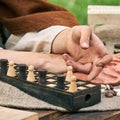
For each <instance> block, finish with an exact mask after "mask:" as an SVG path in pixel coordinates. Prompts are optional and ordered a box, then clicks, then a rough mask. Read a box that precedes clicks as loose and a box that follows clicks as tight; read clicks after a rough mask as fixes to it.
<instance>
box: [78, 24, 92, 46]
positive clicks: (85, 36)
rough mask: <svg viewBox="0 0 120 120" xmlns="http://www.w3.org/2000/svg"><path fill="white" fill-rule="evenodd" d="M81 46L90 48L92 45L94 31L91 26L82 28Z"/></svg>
mask: <svg viewBox="0 0 120 120" xmlns="http://www.w3.org/2000/svg"><path fill="white" fill-rule="evenodd" d="M80 32H81V38H80V45H81V47H82V48H88V47H89V46H90V45H89V43H90V40H91V34H92V30H91V29H90V27H89V26H83V27H81V31H80Z"/></svg>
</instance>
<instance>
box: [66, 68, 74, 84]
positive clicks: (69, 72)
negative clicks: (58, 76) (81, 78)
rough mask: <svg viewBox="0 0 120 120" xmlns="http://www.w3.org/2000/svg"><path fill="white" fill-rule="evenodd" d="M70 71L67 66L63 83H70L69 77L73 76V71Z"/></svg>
mask: <svg viewBox="0 0 120 120" xmlns="http://www.w3.org/2000/svg"><path fill="white" fill-rule="evenodd" d="M72 70H73V68H72V66H68V67H67V74H66V79H65V81H69V82H70V80H71V77H72V76H73V71H72Z"/></svg>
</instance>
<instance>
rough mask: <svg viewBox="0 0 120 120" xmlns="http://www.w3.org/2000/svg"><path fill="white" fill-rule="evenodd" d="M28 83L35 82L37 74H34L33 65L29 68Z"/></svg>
mask: <svg viewBox="0 0 120 120" xmlns="http://www.w3.org/2000/svg"><path fill="white" fill-rule="evenodd" d="M27 81H30V82H34V81H35V74H34V66H33V65H30V66H29V67H28V75H27Z"/></svg>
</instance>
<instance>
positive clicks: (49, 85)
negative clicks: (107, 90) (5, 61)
mask: <svg viewBox="0 0 120 120" xmlns="http://www.w3.org/2000/svg"><path fill="white" fill-rule="evenodd" d="M0 68H1V67H0ZM16 68H17V67H16ZM16 70H17V69H16ZM6 72H7V69H6V70H2V68H1V69H0V80H1V81H3V82H6V83H8V84H10V85H13V86H15V87H17V88H18V89H20V90H22V91H24V92H25V93H27V94H29V95H31V96H33V97H35V98H37V99H40V100H43V101H45V102H48V103H50V104H53V105H55V106H59V107H63V108H65V109H66V110H68V111H77V110H78V109H80V108H84V107H88V106H91V105H94V104H97V103H99V102H100V100H101V86H100V85H98V84H95V83H91V82H88V81H83V80H78V79H77V81H76V84H77V89H78V90H77V91H76V92H69V91H68V89H69V86H70V82H69V81H65V75H64V74H53V73H50V72H48V71H46V70H44V69H40V70H35V75H36V77H35V78H36V80H35V81H34V82H29V81H26V80H25V76H24V77H23V78H22V79H21V78H19V73H18V72H19V71H17V74H16V76H15V77H9V76H7V75H6ZM26 74H27V72H26ZM61 81H62V82H61Z"/></svg>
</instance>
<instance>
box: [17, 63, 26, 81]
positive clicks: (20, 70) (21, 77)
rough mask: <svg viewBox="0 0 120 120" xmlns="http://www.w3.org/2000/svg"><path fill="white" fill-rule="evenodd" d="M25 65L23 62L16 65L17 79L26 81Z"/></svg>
mask: <svg viewBox="0 0 120 120" xmlns="http://www.w3.org/2000/svg"><path fill="white" fill-rule="evenodd" d="M26 71H27V66H26V65H25V64H19V65H18V79H19V80H23V81H26V78H27V73H26Z"/></svg>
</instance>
